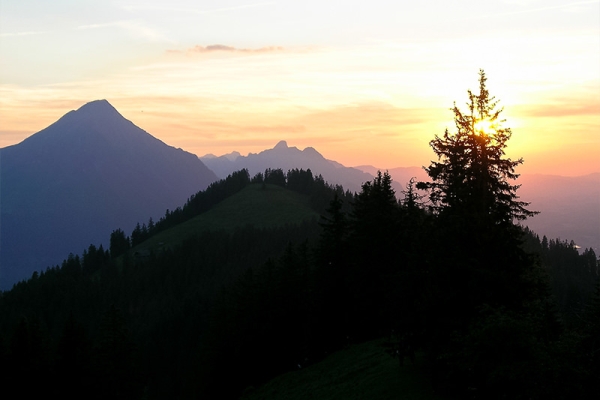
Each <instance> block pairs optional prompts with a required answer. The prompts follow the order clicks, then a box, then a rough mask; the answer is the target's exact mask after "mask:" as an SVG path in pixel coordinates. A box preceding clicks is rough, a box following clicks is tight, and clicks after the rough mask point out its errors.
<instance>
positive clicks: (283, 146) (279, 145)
mask: <svg viewBox="0 0 600 400" xmlns="http://www.w3.org/2000/svg"><path fill="white" fill-rule="evenodd" d="M287 148H288V144H287V142H286V141H285V140H282V141H280V142H279V143H277V145H275V147H273V149H287Z"/></svg>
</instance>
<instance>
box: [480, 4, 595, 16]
mask: <svg viewBox="0 0 600 400" xmlns="http://www.w3.org/2000/svg"><path fill="white" fill-rule="evenodd" d="M527 4H529V3H528V2H525V5H527ZM585 4H600V0H587V1H576V2H573V3H566V4H560V5H556V6H547V7H538V8H529V9H526V10H519V11H511V12H505V13H497V14H489V15H485V17H502V16H505V15H517V14H529V13H535V12H540V11H548V10H557V9H561V8H563V9H570V8H572V7H577V6H582V5H585Z"/></svg>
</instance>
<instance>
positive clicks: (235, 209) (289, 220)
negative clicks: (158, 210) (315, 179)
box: [131, 184, 319, 254]
mask: <svg viewBox="0 0 600 400" xmlns="http://www.w3.org/2000/svg"><path fill="white" fill-rule="evenodd" d="M317 218H319V214H318V213H317V212H315V211H314V210H312V209H311V208H310V206H309V199H308V197H307V196H304V195H301V194H298V193H296V192H293V191H291V190H287V189H285V188H283V187H280V186H277V185H271V184H267V185H264V187H263V185H261V184H250V185H248V186H247V187H246V188H244V189H242V190H241V191H240V192H238V193H236V194H234V195H233V196H231V197H229V198H227V199H225V200H224V201H222V202H221V203H219V204H217V205H216V206H215V207H213V208H212V209H210V210H209V211H207V212H205V213H203V214H200V215H198V216H196V217H194V218H193V219H191V220H189V221H186V222H183V223H181V224H179V225H177V226H175V227H173V228H170V229H167V230H166V231H163V232H160V233H158V234H157V235H155V236H153V237H151V238H149V239H148V240H146V241H144V242H143V243H141V244H140V245H139V246H136V247H135V248H133V249H132V250H131V252H132V254H135V253H136V252H137V253H141V254H145V252H148V251H151V250H159V249H161V248H164V247H173V246H176V245H177V244H179V243H181V242H182V241H183V240H185V239H186V238H189V237H191V236H193V235H196V234H198V233H201V232H206V231H215V230H225V231H227V232H229V233H231V232H233V231H234V230H235V229H236V228H240V227H245V226H248V225H251V226H253V227H255V228H273V227H278V226H282V225H285V224H296V223H300V222H302V221H305V220H310V219H317Z"/></svg>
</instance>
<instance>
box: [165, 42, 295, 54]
mask: <svg viewBox="0 0 600 400" xmlns="http://www.w3.org/2000/svg"><path fill="white" fill-rule="evenodd" d="M283 50H284V49H283V47H281V46H266V47H259V48H256V49H247V48H237V47H233V46H226V45H223V44H211V45H208V46H199V45H198V46H194V47H191V48H189V49H187V50H167V53H172V54H203V53H214V52H225V53H273V52H278V51H283Z"/></svg>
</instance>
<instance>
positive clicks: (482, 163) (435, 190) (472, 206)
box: [418, 70, 536, 225]
mask: <svg viewBox="0 0 600 400" xmlns="http://www.w3.org/2000/svg"><path fill="white" fill-rule="evenodd" d="M486 80H487V78H486V76H485V73H484V71H483V70H480V71H479V93H478V94H475V93H473V92H471V90H469V91H468V95H469V101H468V102H467V107H468V111H467V113H464V112H463V111H461V110H460V109H459V108H458V107H457V106H456V103H455V104H454V107H453V108H451V110H452V112H453V113H454V123H455V125H456V132H454V133H451V132H449V131H448V129H446V131H445V132H444V135H443V136H442V137H439V136H437V135H436V136H435V139H433V140H432V141H431V142H430V143H429V144H430V146H431V147H432V148H433V151H434V152H435V154H436V155H437V156H438V161H437V162H436V161H432V163H431V165H430V166H429V167H427V168H425V170H426V171H427V174H428V175H429V176H430V177H431V179H432V182H419V184H418V188H420V189H428V190H429V199H430V200H431V203H432V205H433V209H434V210H435V211H436V212H438V213H440V214H444V213H451V214H453V215H462V216H469V217H470V218H475V219H478V220H479V221H480V222H484V223H485V222H487V223H492V224H504V225H506V224H511V223H512V222H513V221H514V220H519V221H520V220H524V219H526V218H527V217H530V216H533V215H535V214H536V212H534V211H529V210H527V209H526V208H525V207H526V206H528V205H529V203H526V202H523V201H519V200H518V199H519V197H518V196H517V195H516V191H517V189H518V188H519V187H520V185H513V184H511V183H509V182H508V180H514V179H516V178H518V177H519V175H518V174H516V173H515V168H516V167H517V166H518V165H520V164H522V163H523V159H522V158H520V159H518V160H516V161H514V160H511V159H510V158H506V157H505V151H504V149H505V148H506V142H507V141H508V140H509V139H510V138H511V136H512V132H511V130H510V128H505V127H503V126H502V125H503V123H504V122H505V120H504V119H501V117H500V114H501V113H502V111H503V108H498V101H497V100H496V99H495V97H491V96H490V94H489V92H488V90H487V88H486Z"/></svg>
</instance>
